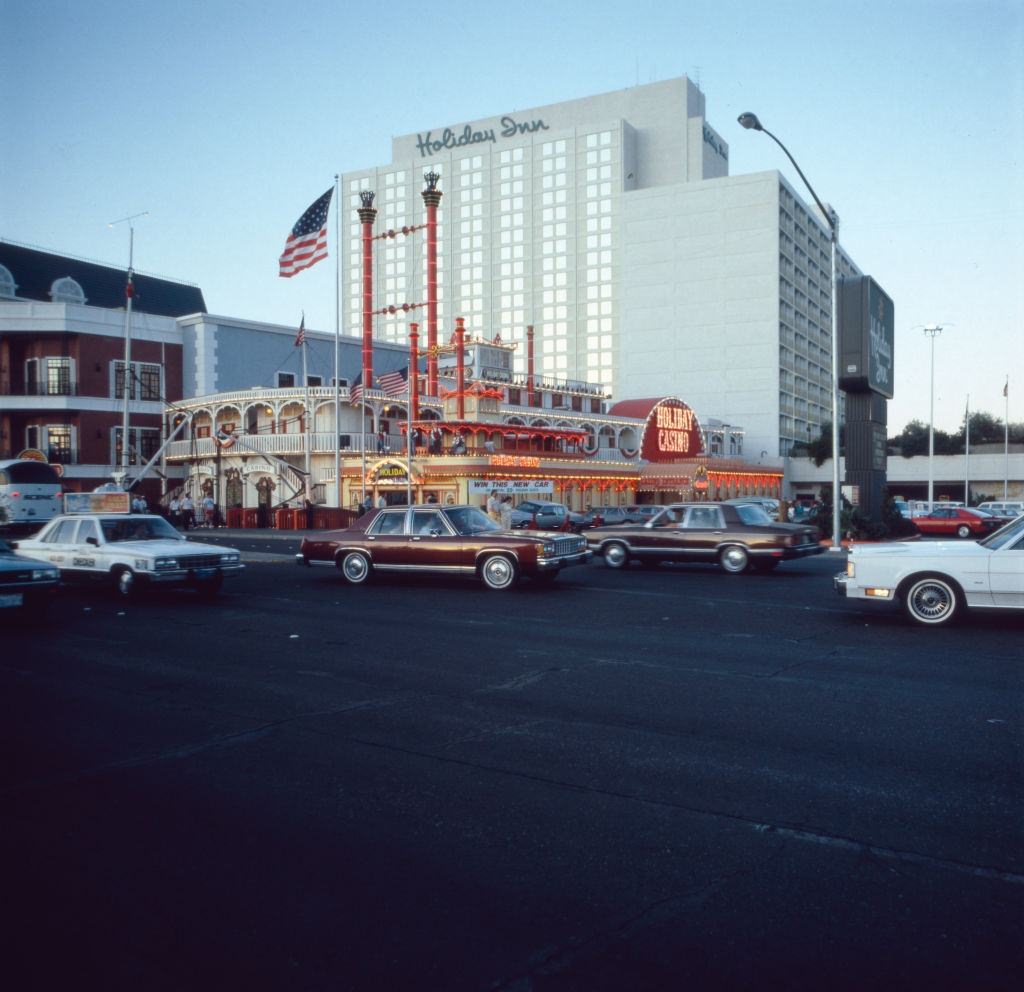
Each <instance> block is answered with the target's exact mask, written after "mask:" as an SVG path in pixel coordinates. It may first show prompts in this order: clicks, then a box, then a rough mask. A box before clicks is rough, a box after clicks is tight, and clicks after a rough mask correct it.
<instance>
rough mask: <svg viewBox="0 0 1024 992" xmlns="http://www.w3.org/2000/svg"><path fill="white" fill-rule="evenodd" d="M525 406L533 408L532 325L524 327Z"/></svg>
mask: <svg viewBox="0 0 1024 992" xmlns="http://www.w3.org/2000/svg"><path fill="white" fill-rule="evenodd" d="M526 405H527V406H533V324H527V325H526Z"/></svg>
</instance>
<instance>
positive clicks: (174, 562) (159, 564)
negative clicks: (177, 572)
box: [154, 558, 178, 571]
mask: <svg viewBox="0 0 1024 992" xmlns="http://www.w3.org/2000/svg"><path fill="white" fill-rule="evenodd" d="M154 566H155V567H156V569H157V570H158V571H159V570H160V569H162V568H177V567H178V559H177V558H157V560H156V562H155V563H154Z"/></svg>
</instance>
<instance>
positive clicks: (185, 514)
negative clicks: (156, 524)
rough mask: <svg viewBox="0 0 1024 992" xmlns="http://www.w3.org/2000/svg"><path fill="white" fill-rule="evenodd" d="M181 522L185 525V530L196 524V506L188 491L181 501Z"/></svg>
mask: <svg viewBox="0 0 1024 992" xmlns="http://www.w3.org/2000/svg"><path fill="white" fill-rule="evenodd" d="M181 522H182V523H183V524H184V525H185V530H191V529H192V528H193V527H195V525H196V506H195V503H193V502H192V497H191V496H189V494H188V493H185V496H184V498H183V499H182V501H181Z"/></svg>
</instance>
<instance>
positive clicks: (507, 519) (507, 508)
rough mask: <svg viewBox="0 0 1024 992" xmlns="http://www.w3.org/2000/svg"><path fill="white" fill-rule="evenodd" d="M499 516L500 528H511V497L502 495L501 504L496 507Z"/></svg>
mask: <svg viewBox="0 0 1024 992" xmlns="http://www.w3.org/2000/svg"><path fill="white" fill-rule="evenodd" d="M498 513H499V516H500V517H501V529H502V530H511V529H512V497H511V496H502V498H501V506H500V507H499V509H498Z"/></svg>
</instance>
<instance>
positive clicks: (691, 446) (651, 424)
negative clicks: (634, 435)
mask: <svg viewBox="0 0 1024 992" xmlns="http://www.w3.org/2000/svg"><path fill="white" fill-rule="evenodd" d="M703 450H704V441H703V438H702V437H701V432H700V422H699V421H698V420H697V415H696V414H695V413H694V412H693V411H692V410H691V409H690V408H689V407H688V406H687V405H686V404H685V403H684V402H683V401H682V400H677V399H674V398H668V399H663V400H660V401H659V402H658V403H656V404H655V405H654V407H653V409H652V410H651V411H650V413H648V414H647V422H646V424H644V435H643V444H642V445H641V449H640V457H641V458H644V459H646V460H647V461H649V462H675V461H679V459H680V458H693V457H695V456H697V455H699V454H701V452H703Z"/></svg>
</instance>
